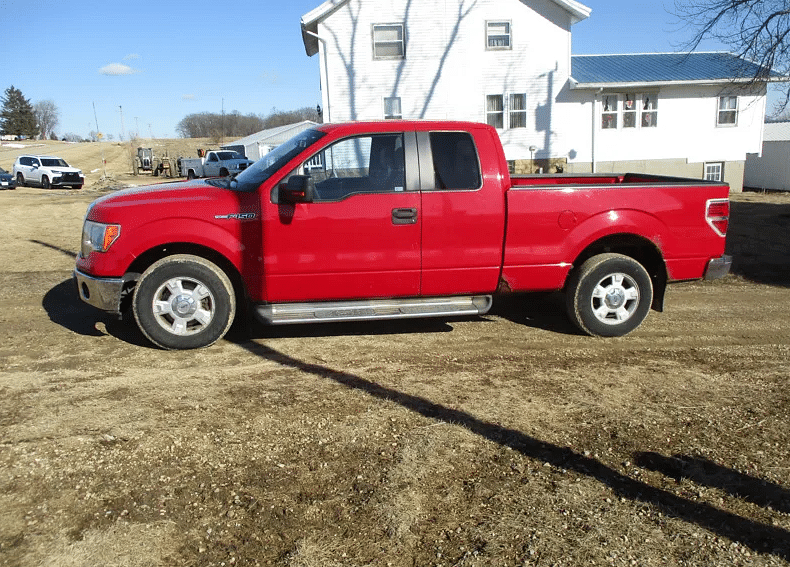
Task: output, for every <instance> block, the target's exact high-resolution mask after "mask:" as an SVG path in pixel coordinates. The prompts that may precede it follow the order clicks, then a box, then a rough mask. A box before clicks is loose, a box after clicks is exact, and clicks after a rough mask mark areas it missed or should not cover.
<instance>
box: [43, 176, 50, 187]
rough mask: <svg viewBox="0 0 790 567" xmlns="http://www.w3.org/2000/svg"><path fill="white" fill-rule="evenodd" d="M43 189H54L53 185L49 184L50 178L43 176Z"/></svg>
mask: <svg viewBox="0 0 790 567" xmlns="http://www.w3.org/2000/svg"><path fill="white" fill-rule="evenodd" d="M41 187H43V188H44V189H51V188H52V185H51V184H50V182H49V177H47V176H46V175H42V176H41Z"/></svg>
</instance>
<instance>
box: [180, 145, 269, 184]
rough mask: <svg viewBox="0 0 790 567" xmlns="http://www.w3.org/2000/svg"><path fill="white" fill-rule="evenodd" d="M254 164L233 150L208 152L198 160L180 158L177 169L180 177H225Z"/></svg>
mask: <svg viewBox="0 0 790 567" xmlns="http://www.w3.org/2000/svg"><path fill="white" fill-rule="evenodd" d="M253 163H254V162H253V161H252V160H249V159H247V158H245V157H244V156H243V155H241V154H240V153H238V152H234V151H233V150H209V151H207V152H205V155H204V156H202V157H198V158H181V159H180V160H179V162H178V167H179V169H180V170H181V175H182V176H184V177H188V178H189V179H195V178H196V177H227V176H229V175H235V174H237V173H239V172H240V171H243V170H245V169H247V167H249V166H250V165H252V164H253Z"/></svg>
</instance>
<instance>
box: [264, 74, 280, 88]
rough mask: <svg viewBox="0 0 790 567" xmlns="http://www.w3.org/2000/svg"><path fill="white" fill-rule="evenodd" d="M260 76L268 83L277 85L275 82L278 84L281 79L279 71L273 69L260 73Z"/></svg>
mask: <svg viewBox="0 0 790 567" xmlns="http://www.w3.org/2000/svg"><path fill="white" fill-rule="evenodd" d="M259 77H260V78H261V79H262V80H263V81H265V82H267V83H270V84H272V85H275V84H277V83H278V82H279V81H280V76H279V75H278V74H277V73H275V72H272V71H264V72H263V73H261V74H260V75H259Z"/></svg>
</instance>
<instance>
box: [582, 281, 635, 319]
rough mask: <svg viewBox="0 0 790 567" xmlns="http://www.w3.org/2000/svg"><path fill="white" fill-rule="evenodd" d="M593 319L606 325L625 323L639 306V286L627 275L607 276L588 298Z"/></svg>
mask: <svg viewBox="0 0 790 567" xmlns="http://www.w3.org/2000/svg"><path fill="white" fill-rule="evenodd" d="M590 301H591V306H592V311H593V313H594V314H595V318H596V319H598V320H599V321H600V322H601V323H604V324H606V325H618V324H620V323H622V322H624V321H627V320H628V319H630V318H631V316H632V315H633V314H634V312H635V311H636V308H637V307H638V306H639V286H638V285H637V284H636V281H634V279H633V278H632V277H631V276H629V275H628V274H623V273H614V274H607V275H606V276H605V277H604V278H603V279H601V280H600V281H599V282H598V283H597V284H596V286H595V289H594V290H593V293H592V297H591V298H590Z"/></svg>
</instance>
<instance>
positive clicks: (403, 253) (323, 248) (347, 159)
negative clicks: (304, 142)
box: [262, 132, 422, 302]
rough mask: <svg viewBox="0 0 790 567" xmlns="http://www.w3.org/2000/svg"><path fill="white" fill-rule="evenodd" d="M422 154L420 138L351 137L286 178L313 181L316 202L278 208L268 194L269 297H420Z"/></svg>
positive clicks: (390, 135) (265, 242)
mask: <svg viewBox="0 0 790 567" xmlns="http://www.w3.org/2000/svg"><path fill="white" fill-rule="evenodd" d="M416 151H417V150H416V138H415V135H414V134H413V133H403V132H397V133H383V134H380V133H375V134H365V135H358V136H352V137H349V138H344V139H342V140H339V141H337V142H334V143H333V144H331V145H329V146H327V147H325V148H324V149H322V150H321V151H320V152H318V153H316V154H314V155H313V156H311V157H310V158H308V159H307V160H305V161H304V162H303V163H302V164H300V165H299V166H298V167H297V168H296V169H295V170H293V171H291V172H290V174H289V175H288V176H286V177H284V178H283V180H282V181H283V182H286V181H287V179H288V177H289V176H290V175H291V174H299V175H309V176H311V178H312V181H313V182H314V184H315V193H316V194H315V197H314V200H313V202H307V203H296V204H288V203H278V202H277V200H278V198H277V188H276V187H275V188H274V190H273V191H272V194H271V196H268V195H267V196H263V197H262V199H263V202H264V206H263V209H264V222H263V227H264V229H263V230H264V236H263V247H264V266H265V270H264V271H265V274H264V296H265V297H264V299H265V300H266V301H269V302H286V301H318V300H331V299H366V298H386V297H403V296H416V295H419V293H420V240H421V234H420V231H421V223H422V220H421V215H420V193H419V191H418V190H417V189H418V182H417V177H416V175H417V169H416V165H415V164H416ZM409 156H412V157H411V158H410V157H409ZM410 176H411V178H412V180H411V181H410Z"/></svg>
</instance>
